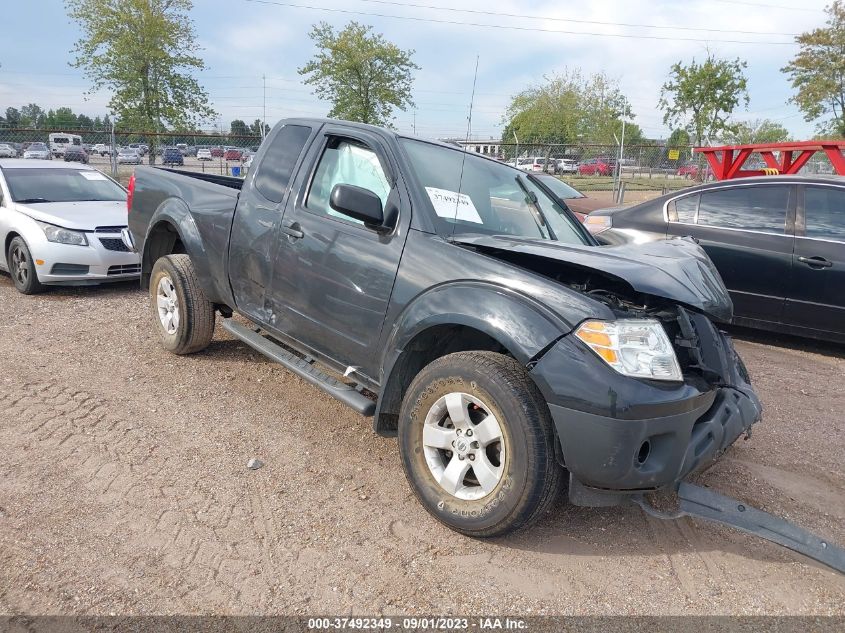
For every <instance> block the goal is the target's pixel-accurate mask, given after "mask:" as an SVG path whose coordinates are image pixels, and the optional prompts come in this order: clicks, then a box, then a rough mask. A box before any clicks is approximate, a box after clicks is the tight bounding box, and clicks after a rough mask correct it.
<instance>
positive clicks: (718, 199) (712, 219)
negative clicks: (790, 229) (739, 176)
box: [698, 185, 790, 233]
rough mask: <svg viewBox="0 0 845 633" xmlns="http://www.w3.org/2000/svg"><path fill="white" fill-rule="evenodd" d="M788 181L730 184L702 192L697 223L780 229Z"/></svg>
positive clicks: (757, 228)
mask: <svg viewBox="0 0 845 633" xmlns="http://www.w3.org/2000/svg"><path fill="white" fill-rule="evenodd" d="M789 191H790V187H789V185H772V186H760V187H730V188H726V189H720V190H718V191H711V192H707V193H702V194H701V203H700V205H699V207H698V224H704V225H707V226H714V227H720V228H730V229H744V230H748V231H767V232H770V233H783V232H784V224H785V222H786V210H787V208H788V207H789Z"/></svg>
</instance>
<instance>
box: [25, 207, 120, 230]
mask: <svg viewBox="0 0 845 633" xmlns="http://www.w3.org/2000/svg"><path fill="white" fill-rule="evenodd" d="M15 208H16V209H17V210H18V211H19V212H20V213H23V214H24V215H28V216H29V217H31V218H32V219H33V220H38V221H39V222H46V223H47V224H55V225H57V226H61V227H64V228H66V229H76V230H78V231H93V230H94V229H95V228H97V227H98V226H126V224H127V221H128V219H127V211H126V202H125V201H123V200H97V201H85V202H40V203H36V204H18V205H16V207H15Z"/></svg>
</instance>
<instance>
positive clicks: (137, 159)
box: [117, 147, 141, 165]
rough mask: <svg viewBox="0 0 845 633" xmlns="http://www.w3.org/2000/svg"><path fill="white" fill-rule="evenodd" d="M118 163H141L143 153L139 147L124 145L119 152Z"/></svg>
mask: <svg viewBox="0 0 845 633" xmlns="http://www.w3.org/2000/svg"><path fill="white" fill-rule="evenodd" d="M117 164H118V165H140V164H141V154H139V153H138V150H137V149H133V148H132V147H124V148H123V149H121V150H120V151H119V152H118V153H117Z"/></svg>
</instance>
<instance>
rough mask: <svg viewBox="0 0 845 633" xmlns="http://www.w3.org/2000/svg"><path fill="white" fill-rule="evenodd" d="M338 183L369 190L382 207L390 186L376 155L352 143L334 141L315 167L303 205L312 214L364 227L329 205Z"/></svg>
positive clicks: (366, 148)
mask: <svg viewBox="0 0 845 633" xmlns="http://www.w3.org/2000/svg"><path fill="white" fill-rule="evenodd" d="M340 184H344V185H355V186H356V187H363V188H364V189H369V190H370V191H372V192H373V193H375V194H376V195H377V196H378V197H379V198H380V199H381V206H382V208H384V207H385V205H386V204H387V196H388V194H390V183H389V182H388V180H387V176H385V174H384V170H383V169H382V167H381V163H380V162H379V159H378V156H376V153H375V152H374V151H373V150H371V149H370V148H368V147H365V146H364V145H360V144H358V143H355V142H352V141H347V140H344V139H333V140H332V141H330V142H329V144H328V146H327V147H326V151H325V152H323V157H322V158H321V159H320V164H319V165H317V171H316V172H315V173H314V180H313V182H312V183H311V191H310V192H309V193H308V203H307V204H306V205H305V206H306V207H307V208H308V209H309V210H311V211H314V212H315V213H323V214H325V215H330V216H332V217H335V218H341V219H343V220H346V221H347V222H353V223H355V224H364V223H363V222H361V221H360V220H355V219H353V218H350V217H349V216H348V215H345V214H343V213H341V212H339V211H335V210H334V209H332V208H331V206H330V205H329V197H330V196H331V195H332V189H334V186H335V185H340Z"/></svg>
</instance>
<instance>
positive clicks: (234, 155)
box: [223, 147, 244, 160]
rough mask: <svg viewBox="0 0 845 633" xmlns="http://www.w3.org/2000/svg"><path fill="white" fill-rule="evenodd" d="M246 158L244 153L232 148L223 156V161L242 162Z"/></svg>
mask: <svg viewBox="0 0 845 633" xmlns="http://www.w3.org/2000/svg"><path fill="white" fill-rule="evenodd" d="M243 157H244V153H243V151H241V150H239V149H234V148H232V147H230V148H229V149H227V150H226V153H225V154H223V160H241V159H242V158H243Z"/></svg>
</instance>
